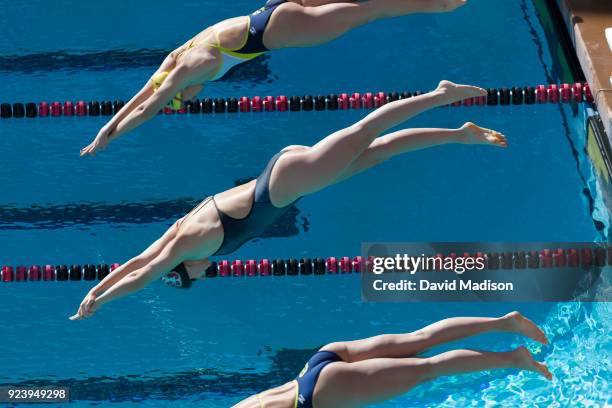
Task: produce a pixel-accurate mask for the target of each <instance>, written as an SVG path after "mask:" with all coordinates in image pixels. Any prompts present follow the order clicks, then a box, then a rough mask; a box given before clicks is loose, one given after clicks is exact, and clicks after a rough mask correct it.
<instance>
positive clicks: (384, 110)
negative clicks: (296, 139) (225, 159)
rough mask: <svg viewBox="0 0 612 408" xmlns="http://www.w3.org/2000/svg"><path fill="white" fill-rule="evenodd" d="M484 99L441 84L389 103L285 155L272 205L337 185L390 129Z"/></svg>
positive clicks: (275, 174)
mask: <svg viewBox="0 0 612 408" xmlns="http://www.w3.org/2000/svg"><path fill="white" fill-rule="evenodd" d="M481 95H486V91H485V90H484V89H482V88H478V87H474V86H469V85H457V84H454V83H452V82H449V81H441V82H440V84H439V85H438V87H437V88H436V89H435V90H434V91H431V92H428V93H426V94H423V95H419V96H415V97H413V98H408V99H402V100H399V101H394V102H391V103H388V104H386V105H384V106H383V107H381V108H379V109H377V110H375V111H374V112H372V113H370V114H369V115H367V116H366V117H365V118H364V119H362V120H361V121H359V122H357V123H356V124H354V125H352V126H349V127H347V128H345V129H342V130H340V131H338V132H335V133H333V134H331V135H330V136H328V137H326V138H325V139H323V140H321V141H320V142H319V143H317V144H316V145H314V146H313V147H310V148H306V149H301V150H296V151H294V152H290V153H287V154H285V155H283V156H282V157H281V158H280V159H279V161H278V162H277V164H276V166H274V169H273V170H272V175H271V181H270V194H271V197H272V201H273V202H274V204H275V205H277V206H279V207H282V206H284V205H287V204H289V203H291V202H293V201H294V200H295V199H297V198H298V197H301V196H304V195H307V194H310V193H313V192H315V191H318V190H321V189H322V188H325V187H327V186H329V185H330V184H333V183H335V182H336V181H337V180H338V179H339V178H340V177H341V176H342V175H343V174H345V173H346V171H347V169H348V168H349V166H350V165H351V164H352V163H353V161H354V160H355V159H356V158H358V157H359V156H361V155H362V153H363V152H364V151H365V150H366V149H367V148H368V147H369V146H370V144H371V143H372V142H373V141H374V139H376V138H377V137H378V136H379V135H380V134H382V133H383V132H385V131H386V130H388V129H389V128H392V127H394V126H396V125H398V124H400V123H402V122H404V121H406V120H408V119H410V118H411V117H413V116H415V115H418V114H419V113H422V112H424V111H426V110H429V109H432V108H435V107H438V106H443V105H445V104H447V103H451V102H453V101H457V100H462V99H465V98H468V97H473V96H481Z"/></svg>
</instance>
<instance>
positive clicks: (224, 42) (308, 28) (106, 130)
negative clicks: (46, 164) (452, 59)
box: [81, 0, 467, 156]
mask: <svg viewBox="0 0 612 408" xmlns="http://www.w3.org/2000/svg"><path fill="white" fill-rule="evenodd" d="M466 1H467V0H367V1H359V2H356V1H348V0H269V1H268V2H267V3H266V4H265V5H264V6H263V7H262V8H260V9H259V10H257V11H256V12H254V13H252V14H251V15H249V16H243V17H236V18H231V19H228V20H224V21H221V22H219V23H217V24H215V25H213V26H210V27H208V28H206V29H205V30H204V31H202V32H200V33H199V34H197V35H196V36H195V37H193V38H192V39H190V40H189V41H188V42H186V43H185V44H183V45H182V46H180V47H179V48H177V49H176V50H174V51H172V52H171V53H170V54H169V55H168V56H167V57H166V59H165V60H164V61H163V62H162V64H161V66H160V67H159V68H158V69H157V71H156V72H155V73H154V74H153V76H152V77H151V79H150V80H149V81H147V83H146V84H145V86H144V87H143V88H142V89H141V90H140V91H139V92H138V93H137V94H136V95H135V96H134V97H133V98H132V99H131V100H130V101H129V102H128V103H127V104H126V105H125V106H124V107H123V108H122V109H121V110H120V111H119V112H118V113H117V114H116V115H115V116H114V117H113V118H112V119H111V120H110V121H109V122H108V123H107V124H106V125H105V126H104V127H102V129H100V131H99V132H98V134H97V136H96V137H95V139H94V140H93V142H92V143H91V144H89V145H88V146H87V147H85V148H83V149H82V150H81V156H84V155H86V154H95V153H96V152H98V151H100V150H102V149H104V148H105V147H106V146H107V145H108V143H109V142H110V141H111V140H114V139H116V138H118V137H120V136H121V135H123V134H125V133H126V132H129V131H130V130H132V129H134V128H136V127H138V126H139V125H141V124H142V123H144V122H146V121H148V120H150V119H152V118H153V117H154V116H155V115H156V114H157V113H158V112H159V111H160V110H161V109H162V108H163V107H164V106H165V105H167V106H169V107H170V108H171V109H179V108H181V107H182V106H183V101H187V100H191V99H193V98H195V96H196V95H197V94H198V93H199V92H200V91H201V90H202V88H203V86H204V85H203V84H205V83H206V82H208V81H214V80H217V79H219V78H221V77H222V76H223V75H225V73H226V72H227V71H228V70H229V69H230V68H232V67H233V66H235V65H238V64H240V63H242V62H245V61H249V60H251V59H253V58H256V57H258V56H259V55H261V54H263V53H265V52H267V51H269V50H276V49H281V48H290V47H311V46H315V45H317V44H323V43H326V42H329V41H331V40H333V39H335V38H338V37H339V36H341V35H342V34H344V33H345V32H347V31H349V30H351V29H353V28H356V27H358V26H361V25H364V24H366V23H368V22H371V21H374V20H377V19H382V18H389V17H396V16H402V15H407V14H411V13H434V12H443V11H451V10H454V9H456V8H457V7H459V6H462V5H463V4H465V3H466Z"/></svg>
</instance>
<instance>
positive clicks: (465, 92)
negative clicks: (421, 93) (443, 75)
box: [435, 80, 487, 103]
mask: <svg viewBox="0 0 612 408" xmlns="http://www.w3.org/2000/svg"><path fill="white" fill-rule="evenodd" d="M435 92H438V93H439V94H441V95H442V96H443V99H444V102H445V103H452V102H458V101H462V100H464V99H468V98H475V97H477V96H486V95H487V91H486V90H485V89H483V88H480V87H478V86H472V85H461V84H455V83H454V82H451V81H446V80H443V81H440V83H439V84H438V87H437V88H436V90H435Z"/></svg>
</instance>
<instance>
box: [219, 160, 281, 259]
mask: <svg viewBox="0 0 612 408" xmlns="http://www.w3.org/2000/svg"><path fill="white" fill-rule="evenodd" d="M283 153H284V152H280V153H277V154H276V155H274V157H272V159H270V161H269V162H268V165H267V166H266V168H265V169H264V171H263V172H262V173H261V174H260V175H259V177H257V181H256V182H255V193H254V197H253V205H252V207H251V211H250V212H249V214H248V215H247V216H246V217H244V218H234V217H231V216H229V215H228V214H226V213H224V212H223V211H221V210H220V209H219V208H218V207H217V203H216V202H215V199H214V197H213V202H214V203H215V207H216V208H217V212H218V214H219V219H220V220H221V225H223V243H222V244H221V247H219V249H218V250H217V252H215V253H214V254H213V256H215V255H227V254H230V253H232V252H234V251H236V250H237V249H238V248H240V247H241V246H242V245H244V243H246V242H247V241H250V240H251V239H253V238H257V237H260V236H262V235H263V233H264V231H265V230H266V228H268V227H269V226H270V225H271V224H273V223H274V222H275V221H276V220H278V219H279V218H280V217H281V216H282V215H283V214H285V213H286V212H287V210H288V209H289V208H290V205H286V206H285V207H283V208H279V207H276V206H275V205H274V204H272V201H270V174H271V173H272V169H273V168H274V165H275V164H276V161H277V160H278V158H279V157H280V156H281V155H282V154H283Z"/></svg>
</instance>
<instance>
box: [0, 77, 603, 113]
mask: <svg viewBox="0 0 612 408" xmlns="http://www.w3.org/2000/svg"><path fill="white" fill-rule="evenodd" d="M487 92H488V93H487V96H483V97H477V98H468V99H465V100H463V101H459V102H455V103H453V104H451V105H450V106H453V107H459V106H497V105H502V106H507V105H523V104H526V105H533V104H536V103H538V104H543V103H582V102H589V103H592V102H593V101H594V98H593V94H592V92H591V88H590V87H589V84H587V83H580V82H577V83H575V84H560V85H559V84H549V85H537V86H535V87H532V86H524V87H518V86H515V87H512V88H489V89H488V90H487ZM421 94H423V92H421V91H415V92H388V93H385V92H376V93H372V92H366V93H363V94H361V93H352V94H348V93H342V94H329V95H327V96H324V95H318V96H312V95H305V96H291V97H287V96H284V95H279V96H264V97H261V96H254V97H247V96H243V97H240V98H204V99H202V100H199V99H195V100H193V101H187V102H185V104H184V106H183V107H182V108H181V109H179V110H176V111H175V110H172V109H170V108H168V107H166V108H164V109H163V110H162V111H160V113H163V114H166V115H174V114H178V115H181V114H183V115H185V114H187V115H186V116H190V115H194V114H225V113H247V112H299V111H307V112H308V111H313V110H314V111H326V110H327V111H337V110H348V109H376V108H379V107H381V106H383V105H384V104H386V103H389V102H392V101H395V100H398V99H406V98H410V97H413V96H417V95H421ZM124 105H125V101H123V100H115V101H102V102H100V101H89V102H85V101H83V100H79V101H76V102H74V101H65V102H59V101H54V102H51V103H48V102H46V101H43V102H39V103H35V102H27V103H22V102H16V103H2V104H0V118H2V119H9V118H36V117H60V116H67V117H85V116H112V115H114V114H115V113H117V112H118V111H119V110H120V109H121V108H122V107H123V106H124Z"/></svg>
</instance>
